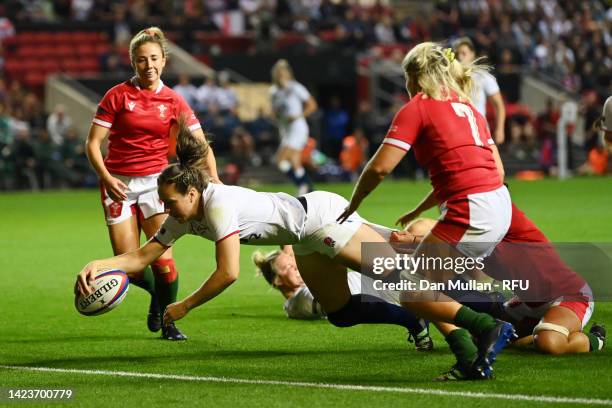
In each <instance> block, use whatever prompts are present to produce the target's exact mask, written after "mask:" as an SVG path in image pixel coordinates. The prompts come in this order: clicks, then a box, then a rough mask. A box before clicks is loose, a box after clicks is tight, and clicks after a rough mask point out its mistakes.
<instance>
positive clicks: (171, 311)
mask: <svg viewBox="0 0 612 408" xmlns="http://www.w3.org/2000/svg"><path fill="white" fill-rule="evenodd" d="M216 258H217V269H215V271H214V272H213V273H212V275H210V277H209V278H208V279H207V280H206V282H204V283H203V284H202V286H201V287H200V288H199V289H198V290H196V291H195V292H193V293H192V294H191V295H189V296H187V297H186V298H185V299H183V300H181V301H180V302H176V303H173V304H171V305H168V307H167V308H166V311H165V313H164V325H168V324H170V323H172V322H174V321H176V320H179V319H182V318H183V317H185V315H186V314H187V313H189V311H190V310H191V309H193V308H195V307H198V306H200V305H202V304H204V303H206V302H208V301H209V300H211V299H213V298H215V297H216V296H218V295H219V294H220V293H221V292H223V291H224V290H225V289H226V288H227V287H228V286H230V285H231V284H232V283H234V282H235V281H236V279H238V275H239V274H240V238H239V236H238V234H234V235H231V236H229V237H227V238H225V239H224V240H222V241H219V242H217V244H216Z"/></svg>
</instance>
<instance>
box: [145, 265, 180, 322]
mask: <svg viewBox="0 0 612 408" xmlns="http://www.w3.org/2000/svg"><path fill="white" fill-rule="evenodd" d="M151 267H152V268H153V274H154V275H155V293H156V294H157V301H158V303H159V311H160V312H161V313H162V314H163V313H164V311H165V310H166V306H168V305H169V304H171V303H174V302H176V295H177V293H178V273H177V271H176V266H175V265H174V259H158V260H157V261H155V262H153V264H151Z"/></svg>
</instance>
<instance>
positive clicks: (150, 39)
mask: <svg viewBox="0 0 612 408" xmlns="http://www.w3.org/2000/svg"><path fill="white" fill-rule="evenodd" d="M145 43H155V44H157V45H159V48H161V51H162V56H163V57H164V58H166V56H167V55H168V41H167V40H166V36H165V35H164V32H163V31H162V30H161V29H160V28H159V27H149V28H145V29H144V30H141V31H140V32H139V33H138V34H136V35H135V36H134V37H133V38H132V41H130V61H131V62H132V65H134V64H135V63H136V50H137V49H138V48H139V47H140V46H141V45H143V44H145Z"/></svg>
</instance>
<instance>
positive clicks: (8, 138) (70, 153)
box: [0, 79, 97, 190]
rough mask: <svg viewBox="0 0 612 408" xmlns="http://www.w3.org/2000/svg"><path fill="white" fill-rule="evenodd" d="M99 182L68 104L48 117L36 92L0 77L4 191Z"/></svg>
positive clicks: (0, 177)
mask: <svg viewBox="0 0 612 408" xmlns="http://www.w3.org/2000/svg"><path fill="white" fill-rule="evenodd" d="M96 184H97V180H96V177H95V174H94V173H93V172H92V171H91V169H90V167H89V162H88V161H87V157H86V156H85V146H84V143H83V137H82V135H79V134H78V133H77V131H76V130H75V129H74V127H73V126H72V119H71V117H70V115H69V114H68V113H67V112H66V111H65V109H64V107H63V106H62V105H58V106H56V107H55V109H54V111H53V112H51V114H49V115H47V114H45V113H44V110H43V106H42V102H41V100H40V98H39V97H38V96H37V95H36V94H35V93H34V92H32V91H28V90H26V89H24V88H23V87H22V86H21V85H20V84H19V82H16V81H14V82H12V83H11V85H10V86H9V87H7V86H6V84H5V83H4V81H3V80H2V79H0V190H12V189H18V188H25V189H29V190H39V189H43V188H66V187H84V186H94V185H96Z"/></svg>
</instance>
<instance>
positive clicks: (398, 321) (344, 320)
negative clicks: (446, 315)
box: [327, 294, 426, 336]
mask: <svg viewBox="0 0 612 408" xmlns="http://www.w3.org/2000/svg"><path fill="white" fill-rule="evenodd" d="M327 319H328V320H329V322H330V323H332V324H333V325H334V326H338V327H350V326H354V325H356V324H364V323H370V324H395V325H398V326H402V327H405V328H406V329H408V330H409V331H410V333H411V334H413V335H414V336H416V335H417V334H419V333H421V332H422V331H423V330H424V329H425V328H426V327H425V326H423V325H422V323H421V321H420V319H419V318H418V317H416V316H415V315H414V314H412V312H410V311H408V310H406V309H404V308H403V307H401V306H397V305H394V304H392V303H388V302H385V301H383V300H382V299H380V298H377V297H375V296H371V295H365V294H361V295H352V296H351V298H350V299H349V301H348V303H347V304H346V305H345V306H344V307H343V308H342V309H340V310H338V311H336V312H333V313H328V314H327Z"/></svg>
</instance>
